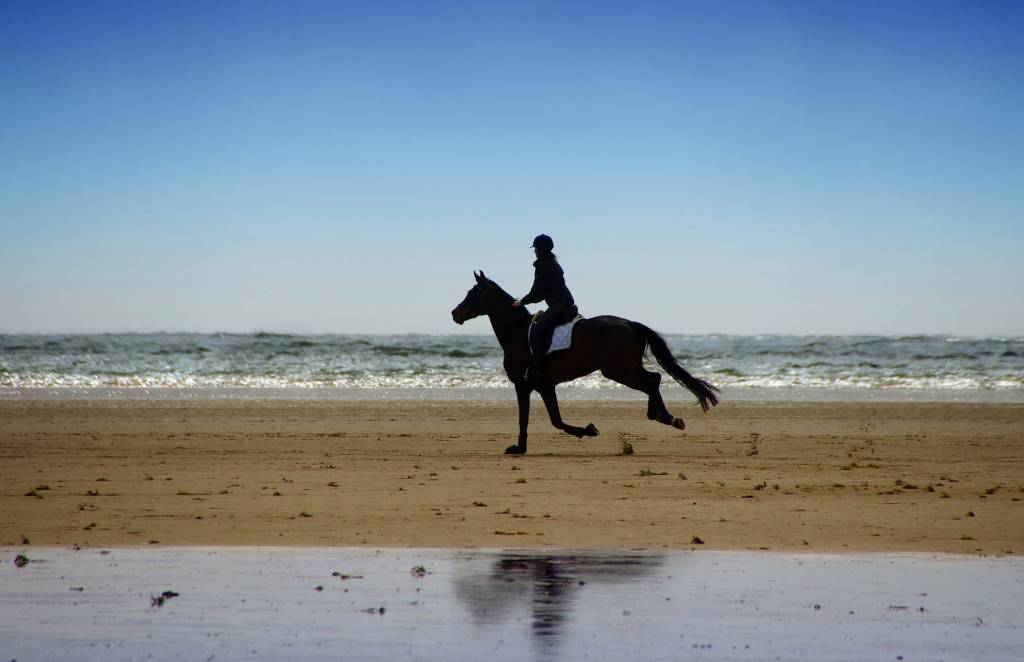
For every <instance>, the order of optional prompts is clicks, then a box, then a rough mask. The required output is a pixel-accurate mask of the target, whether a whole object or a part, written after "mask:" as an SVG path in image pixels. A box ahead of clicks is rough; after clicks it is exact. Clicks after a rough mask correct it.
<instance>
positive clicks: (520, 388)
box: [505, 382, 533, 455]
mask: <svg viewBox="0 0 1024 662" xmlns="http://www.w3.org/2000/svg"><path fill="white" fill-rule="evenodd" d="M531 392H533V389H532V388H530V385H529V384H526V383H525V382H524V383H517V384H516V399H517V400H518V401H519V443H518V444H516V445H515V446H509V447H508V448H506V449H505V454H506V455H522V454H523V453H525V452H526V428H527V427H529V425H530V393H531Z"/></svg>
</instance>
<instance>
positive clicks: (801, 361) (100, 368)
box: [0, 333, 1024, 401]
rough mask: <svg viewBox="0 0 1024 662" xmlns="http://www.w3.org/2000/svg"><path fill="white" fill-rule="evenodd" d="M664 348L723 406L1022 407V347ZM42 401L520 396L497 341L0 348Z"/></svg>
mask: <svg viewBox="0 0 1024 662" xmlns="http://www.w3.org/2000/svg"><path fill="white" fill-rule="evenodd" d="M665 337H666V339H667V340H668V343H669V346H670V347H671V348H672V350H673V352H674V353H675V356H676V357H677V358H678V359H679V361H680V363H681V364H682V365H683V366H684V367H685V368H686V369H687V370H688V371H690V372H691V373H693V374H694V375H696V376H699V377H701V378H703V379H706V380H708V381H711V382H712V383H714V384H716V385H718V386H719V387H721V388H722V389H723V392H724V393H725V394H726V395H727V396H728V395H730V394H732V395H737V394H738V395H740V396H741V397H742V396H743V394H748V393H753V392H758V393H762V394H765V393H767V394H768V395H767V396H764V397H770V396H771V394H773V393H775V394H782V393H785V394H788V395H789V396H794V395H795V396H796V397H800V394H801V393H811V392H815V393H821V392H830V391H832V392H843V393H851V392H852V393H856V392H871V393H889V394H894V393H901V394H913V393H915V392H916V393H929V394H936V393H937V394H939V395H940V396H943V395H944V396H948V397H952V399H957V398H956V396H957V395H958V394H967V393H973V394H975V399H977V395H978V394H981V399H986V394H987V395H988V396H990V397H989V399H992V398H995V399H999V400H1010V401H1024V338H1019V337H1018V338H968V337H965V338H959V337H950V336H932V335H922V336H891V337H890V336H776V335H761V336H740V335H717V334H716V335H675V334H666V335H665ZM665 383H669V382H665ZM572 388H573V389H574V392H575V393H577V394H582V395H583V397H587V394H590V395H591V396H594V397H615V395H616V394H624V393H627V392H628V390H627V389H624V388H623V387H621V386H619V385H617V384H615V383H613V382H610V381H608V380H606V379H604V378H603V377H601V376H600V375H599V374H594V375H590V376H587V377H584V378H582V379H580V380H577V381H576V382H575V383H574V384H573V386H572ZM38 389H46V390H47V391H48V392H51V393H56V394H59V393H61V392H65V391H66V392H72V391H74V392H77V393H81V392H82V391H83V390H86V391H88V390H89V389H116V390H119V391H121V392H128V393H131V392H142V391H147V392H149V391H152V390H154V389H156V390H160V389H190V390H193V391H194V390H202V389H219V390H222V391H223V390H224V389H247V390H253V389H255V390H257V391H260V390H266V389H276V390H280V389H286V390H288V391H289V392H298V393H302V392H308V391H306V390H308V389H330V390H331V392H332V393H340V394H341V397H344V393H345V392H346V391H352V392H356V391H358V392H359V393H362V394H364V395H365V394H366V393H371V394H372V393H385V392H386V393H388V394H392V395H397V396H399V397H400V396H401V394H402V393H412V392H424V391H426V392H431V393H435V394H437V393H438V392H441V394H442V395H443V394H444V393H455V392H460V391H466V392H469V391H472V392H474V393H478V392H480V391H481V390H483V391H485V392H487V391H494V392H495V393H496V392H497V391H498V390H501V389H505V390H508V391H510V390H511V389H510V388H509V383H508V380H507V379H506V377H505V375H504V372H503V370H502V367H501V349H500V348H499V346H498V343H497V341H496V340H495V339H494V337H493V336H490V335H333V334H332V335H292V334H275V333H251V334H234V333H212V334H205V333H145V334H136V333H127V334H120V333H112V334H87V335H81V334H75V335H34V334H33V335H23V334H10V335H0V394H2V395H6V396H10V395H12V394H15V395H16V394H19V393H25V392H29V391H35V390H38ZM940 399H941V398H940Z"/></svg>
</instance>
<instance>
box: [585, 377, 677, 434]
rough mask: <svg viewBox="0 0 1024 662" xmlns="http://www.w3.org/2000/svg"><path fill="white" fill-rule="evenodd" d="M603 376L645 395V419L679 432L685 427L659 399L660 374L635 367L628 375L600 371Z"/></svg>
mask: <svg viewBox="0 0 1024 662" xmlns="http://www.w3.org/2000/svg"><path fill="white" fill-rule="evenodd" d="M601 374H603V375H604V376H605V377H607V378H608V379H611V380H612V381H616V382H618V383H620V384H622V385H623V386H628V387H629V388H632V389H636V390H637V391H640V392H641V393H646V394H647V418H649V419H650V420H652V421H658V422H659V423H664V424H665V425H671V426H672V427H675V428H679V429H680V430H682V429H684V428H685V427H686V423H684V422H683V419H681V418H676V417H675V416H673V415H672V414H670V413H669V412H668V407H666V406H665V400H663V399H662V397H661V373H658V372H651V371H650V370H645V369H644V367H643V366H636V368H635V369H634V370H633V371H632V372H630V373H628V374H619V373H617V372H609V371H607V370H602V371H601Z"/></svg>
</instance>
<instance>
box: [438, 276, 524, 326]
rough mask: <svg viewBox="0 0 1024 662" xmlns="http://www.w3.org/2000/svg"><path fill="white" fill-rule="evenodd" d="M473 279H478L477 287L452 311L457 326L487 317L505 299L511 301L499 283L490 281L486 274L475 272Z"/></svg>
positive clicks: (467, 293)
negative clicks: (467, 321) (482, 316)
mask: <svg viewBox="0 0 1024 662" xmlns="http://www.w3.org/2000/svg"><path fill="white" fill-rule="evenodd" d="M473 277H474V278H476V285H474V286H473V287H472V289H470V290H469V292H466V298H465V299H463V300H462V303H460V304H459V305H457V306H455V308H454V309H453V310H452V319H453V320H454V321H455V323H456V324H462V323H463V322H465V321H466V320H471V319H473V318H474V317H480V316H481V315H487V314H488V313H490V312H492V311H493V310H495V308H496V306H497V305H498V304H500V303H502V299H503V298H504V299H511V297H509V295H508V294H505V292H504V290H502V289H501V288H500V287H498V285H497V283H495V282H494V281H492V280H488V279H487V276H485V275H484V272H482V271H481V272H480V273H477V272H475V271H474V272H473ZM504 303H506V304H508V303H509V302H508V301H505V302H504Z"/></svg>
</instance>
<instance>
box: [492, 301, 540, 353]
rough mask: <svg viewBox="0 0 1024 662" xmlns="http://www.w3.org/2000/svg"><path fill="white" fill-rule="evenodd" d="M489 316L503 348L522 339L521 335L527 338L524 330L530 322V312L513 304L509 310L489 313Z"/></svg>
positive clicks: (505, 348)
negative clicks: (514, 306) (513, 306)
mask: <svg viewBox="0 0 1024 662" xmlns="http://www.w3.org/2000/svg"><path fill="white" fill-rule="evenodd" d="M487 317H488V318H490V320H491V328H492V329H494V335H495V337H497V339H498V344H499V345H501V348H502V349H503V350H507V349H508V348H509V347H510V346H512V345H513V344H515V343H516V342H517V341H519V340H521V338H520V337H519V336H523V337H524V338H525V335H524V333H523V330H524V329H526V327H527V326H528V325H529V324H530V314H529V313H527V312H526V311H525V310H523V309H522V308H518V309H517V308H512V307H511V306H509V307H508V309H507V310H501V311H497V312H493V313H489V314H488V315H487Z"/></svg>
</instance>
